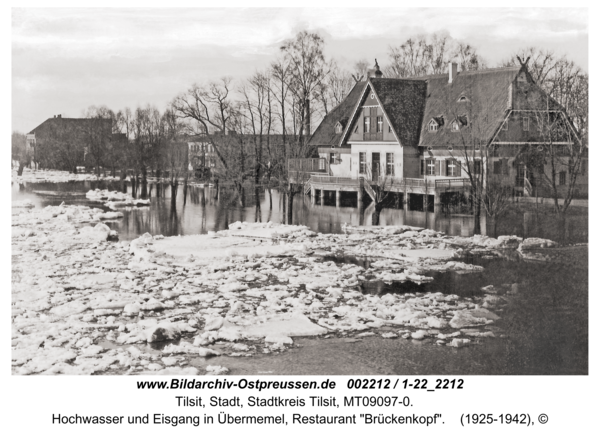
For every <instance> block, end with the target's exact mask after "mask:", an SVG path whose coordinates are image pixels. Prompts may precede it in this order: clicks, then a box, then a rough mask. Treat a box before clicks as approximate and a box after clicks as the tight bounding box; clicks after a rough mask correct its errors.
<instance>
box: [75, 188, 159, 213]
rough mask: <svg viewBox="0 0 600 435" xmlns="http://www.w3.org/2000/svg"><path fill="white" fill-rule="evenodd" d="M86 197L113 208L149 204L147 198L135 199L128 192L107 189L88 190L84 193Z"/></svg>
mask: <svg viewBox="0 0 600 435" xmlns="http://www.w3.org/2000/svg"><path fill="white" fill-rule="evenodd" d="M85 196H86V198H87V199H89V200H92V201H97V202H101V203H103V204H104V206H105V207H108V208H111V209H113V210H115V209H116V208H117V207H132V206H136V207H143V206H148V205H150V200H149V199H136V198H133V197H132V196H131V195H130V194H129V193H123V192H117V191H112V192H111V191H109V190H106V189H104V190H100V189H96V190H90V191H88V192H87V193H86V194H85Z"/></svg>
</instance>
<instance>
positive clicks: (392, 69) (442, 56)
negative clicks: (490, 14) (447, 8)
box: [383, 33, 485, 78]
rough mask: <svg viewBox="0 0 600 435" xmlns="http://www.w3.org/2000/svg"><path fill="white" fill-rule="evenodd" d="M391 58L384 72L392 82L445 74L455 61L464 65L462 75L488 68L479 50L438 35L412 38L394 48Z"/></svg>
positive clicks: (390, 51) (391, 49) (390, 54)
mask: <svg viewBox="0 0 600 435" xmlns="http://www.w3.org/2000/svg"><path fill="white" fill-rule="evenodd" d="M388 55H389V65H388V66H387V67H385V68H384V70H383V72H384V74H385V76H386V77H391V78H403V77H414V76H424V75H429V74H443V73H445V72H446V68H447V65H448V62H450V60H453V59H455V60H456V61H457V62H458V63H459V64H460V67H461V68H460V69H461V71H470V70H475V69H482V68H484V67H485V65H484V63H483V61H482V59H481V57H480V56H479V55H478V54H477V50H476V48H475V47H473V46H472V45H470V44H468V43H466V42H461V41H456V40H454V39H452V38H451V37H449V36H446V35H442V34H438V33H434V34H433V35H431V36H429V37H426V36H418V37H416V38H409V39H408V40H407V41H406V42H404V43H403V44H401V45H399V46H390V47H389V52H388Z"/></svg>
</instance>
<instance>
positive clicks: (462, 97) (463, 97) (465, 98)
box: [458, 95, 469, 103]
mask: <svg viewBox="0 0 600 435" xmlns="http://www.w3.org/2000/svg"><path fill="white" fill-rule="evenodd" d="M467 101H469V99H468V98H467V97H465V96H464V95H462V96H461V97H460V98H459V99H458V102H459V103H466V102H467Z"/></svg>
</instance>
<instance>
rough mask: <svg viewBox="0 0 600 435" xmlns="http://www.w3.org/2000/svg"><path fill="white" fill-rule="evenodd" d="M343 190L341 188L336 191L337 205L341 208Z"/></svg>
mask: <svg viewBox="0 0 600 435" xmlns="http://www.w3.org/2000/svg"><path fill="white" fill-rule="evenodd" d="M341 196H342V195H341V192H340V191H339V190H336V191H335V206H336V207H337V208H340V203H341Z"/></svg>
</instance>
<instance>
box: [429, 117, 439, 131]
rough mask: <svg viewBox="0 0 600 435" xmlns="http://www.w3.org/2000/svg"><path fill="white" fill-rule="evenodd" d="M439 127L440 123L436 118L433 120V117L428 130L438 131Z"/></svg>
mask: <svg viewBox="0 0 600 435" xmlns="http://www.w3.org/2000/svg"><path fill="white" fill-rule="evenodd" d="M437 129H438V123H437V122H435V120H433V119H432V120H431V121H429V124H428V130H429V131H437Z"/></svg>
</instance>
